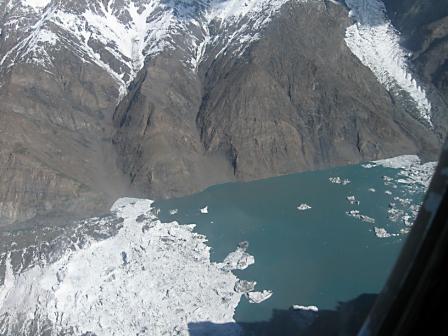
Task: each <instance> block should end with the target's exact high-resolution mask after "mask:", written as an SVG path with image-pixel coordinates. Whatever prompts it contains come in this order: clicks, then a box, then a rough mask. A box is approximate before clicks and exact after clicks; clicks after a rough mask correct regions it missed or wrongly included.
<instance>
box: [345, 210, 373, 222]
mask: <svg viewBox="0 0 448 336" xmlns="http://www.w3.org/2000/svg"><path fill="white" fill-rule="evenodd" d="M346 214H347V215H348V216H350V217H353V218H356V219H359V220H362V221H363V222H366V223H371V224H373V223H375V219H374V218H372V217H369V216H366V215H362V214H361V213H360V212H359V210H351V211H347V212H346Z"/></svg>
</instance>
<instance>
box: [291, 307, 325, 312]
mask: <svg viewBox="0 0 448 336" xmlns="http://www.w3.org/2000/svg"><path fill="white" fill-rule="evenodd" d="M292 309H293V310H305V311H313V312H316V313H317V312H318V311H319V308H318V307H316V306H300V305H293V306H292Z"/></svg>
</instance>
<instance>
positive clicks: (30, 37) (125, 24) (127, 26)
mask: <svg viewBox="0 0 448 336" xmlns="http://www.w3.org/2000/svg"><path fill="white" fill-rule="evenodd" d="M285 2H287V0H275V1H268V0H224V1H223V0H196V1H163V0H110V1H99V0H94V1H87V0H79V1H55V0H53V1H49V0H42V1H40V0H10V1H9V3H8V6H7V8H8V11H10V13H11V15H10V16H9V20H8V21H7V22H6V23H5V32H4V36H5V39H6V40H7V39H8V38H9V36H10V35H11V36H12V35H15V34H14V32H15V31H22V30H23V32H24V33H23V35H22V36H20V38H19V40H18V41H17V43H15V44H14V45H13V46H12V47H11V49H10V51H8V52H7V53H6V55H4V56H3V57H2V59H1V60H0V66H6V67H11V66H12V65H13V64H14V63H15V62H18V61H25V62H30V63H38V64H40V65H43V66H46V67H47V69H48V70H49V71H51V64H52V62H54V61H55V60H54V59H53V56H52V54H53V51H54V50H57V49H61V48H68V49H69V50H71V51H72V52H74V53H76V54H78V55H79V57H80V58H81V59H82V60H83V61H85V62H94V63H96V64H97V65H99V66H100V67H102V68H103V69H104V70H106V71H107V72H108V73H109V74H110V75H111V76H112V77H113V78H114V79H115V80H116V82H117V83H118V84H119V85H120V87H121V89H122V90H123V91H124V90H125V88H126V86H127V85H128V84H129V83H130V82H131V81H132V80H133V79H134V78H135V75H136V73H137V72H138V71H139V70H140V69H141V68H142V66H143V64H144V61H145V59H147V58H148V57H150V56H153V55H156V54H158V53H160V52H161V51H163V50H166V49H175V48H176V47H179V46H180V45H182V44H185V48H186V50H187V59H185V63H186V64H187V65H188V66H190V67H192V68H193V69H196V68H197V67H198V65H199V63H200V62H201V58H202V56H203V55H204V51H205V49H206V48H207V45H208V44H211V43H212V44H215V45H219V46H221V52H225V50H226V49H227V48H229V46H230V45H231V44H238V46H237V48H236V51H238V52H241V51H242V50H244V48H245V46H247V45H248V44H249V43H250V42H251V41H254V40H256V39H257V38H259V36H260V32H261V30H262V28H263V27H264V26H265V25H266V24H267V23H268V22H269V21H270V19H271V17H272V16H273V15H274V13H275V12H276V11H277V10H278V9H279V8H280V7H281V6H282V5H283V4H284V3H285ZM30 21H31V22H32V24H31V27H30ZM212 24H213V25H214V27H215V29H214V30H213V33H211V32H210V31H211V30H210V26H211V25H212Z"/></svg>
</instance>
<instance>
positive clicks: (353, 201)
mask: <svg viewBox="0 0 448 336" xmlns="http://www.w3.org/2000/svg"><path fill="white" fill-rule="evenodd" d="M347 201H348V202H349V203H350V204H352V205H359V204H360V202H359V201H358V199H357V198H356V196H347Z"/></svg>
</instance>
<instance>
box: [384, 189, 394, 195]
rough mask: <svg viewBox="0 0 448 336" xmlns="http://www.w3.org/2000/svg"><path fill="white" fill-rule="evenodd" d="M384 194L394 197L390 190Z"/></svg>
mask: <svg viewBox="0 0 448 336" xmlns="http://www.w3.org/2000/svg"><path fill="white" fill-rule="evenodd" d="M384 193H385V194H386V195H392V191H390V190H386V191H385V192H384Z"/></svg>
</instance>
